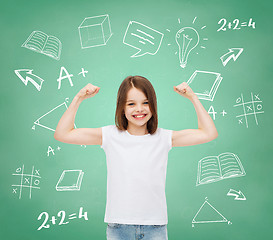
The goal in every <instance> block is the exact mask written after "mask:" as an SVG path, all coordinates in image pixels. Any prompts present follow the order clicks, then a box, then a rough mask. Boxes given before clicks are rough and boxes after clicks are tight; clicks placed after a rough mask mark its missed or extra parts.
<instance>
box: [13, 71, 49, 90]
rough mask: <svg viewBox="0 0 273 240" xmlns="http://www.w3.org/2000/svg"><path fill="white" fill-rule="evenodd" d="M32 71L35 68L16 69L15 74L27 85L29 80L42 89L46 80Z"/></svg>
mask: <svg viewBox="0 0 273 240" xmlns="http://www.w3.org/2000/svg"><path fill="white" fill-rule="evenodd" d="M32 71H33V70H30V69H19V70H14V72H15V74H16V75H17V76H18V77H19V78H20V79H21V81H22V82H23V83H24V84H25V85H27V83H28V82H31V83H32V84H33V85H34V86H35V87H36V88H37V90H38V91H40V90H41V88H42V83H43V81H44V80H43V79H42V78H40V77H38V76H36V75H35V74H33V73H32Z"/></svg>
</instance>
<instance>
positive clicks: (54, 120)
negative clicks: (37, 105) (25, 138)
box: [32, 102, 76, 132]
mask: <svg viewBox="0 0 273 240" xmlns="http://www.w3.org/2000/svg"><path fill="white" fill-rule="evenodd" d="M66 109H67V105H66V102H63V103H62V104H60V105H58V106H57V107H55V108H53V109H51V110H50V111H49V112H47V113H46V114H44V115H43V116H41V117H39V118H38V119H37V120H36V121H35V122H34V124H35V125H36V126H39V127H43V128H45V129H48V130H50V131H53V132H55V129H56V127H57V124H58V122H59V120H60V119H61V116H62V115H63V113H64V112H65V111H66ZM35 125H34V126H33V127H32V129H33V130H35ZM74 127H75V128H76V125H75V124H74Z"/></svg>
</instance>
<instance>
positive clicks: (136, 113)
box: [124, 87, 152, 127]
mask: <svg viewBox="0 0 273 240" xmlns="http://www.w3.org/2000/svg"><path fill="white" fill-rule="evenodd" d="M124 112H125V116H126V118H127V120H128V127H129V125H131V126H135V127H142V126H144V125H147V122H148V121H149V119H150V118H151V117H152V113H151V111H150V107H149V102H148V99H147V97H146V96H145V94H144V93H143V92H142V91H140V90H139V89H137V88H135V87H132V88H131V89H130V90H129V91H128V94H127V100H126V104H125V108H124ZM131 126H130V127H131Z"/></svg>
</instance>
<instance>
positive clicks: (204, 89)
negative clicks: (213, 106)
mask: <svg viewBox="0 0 273 240" xmlns="http://www.w3.org/2000/svg"><path fill="white" fill-rule="evenodd" d="M222 79H223V78H222V77H221V74H220V73H215V72H207V71H198V70H196V71H195V72H194V73H193V74H192V75H191V77H190V79H189V80H188V82H187V84H188V85H189V86H190V87H191V88H192V90H193V91H194V92H195V94H196V95H197V96H198V98H199V99H203V100H208V101H213V99H214V96H215V94H216V92H217V89H218V87H219V86H220V83H221V81H222Z"/></svg>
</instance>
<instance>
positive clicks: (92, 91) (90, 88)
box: [77, 83, 100, 100]
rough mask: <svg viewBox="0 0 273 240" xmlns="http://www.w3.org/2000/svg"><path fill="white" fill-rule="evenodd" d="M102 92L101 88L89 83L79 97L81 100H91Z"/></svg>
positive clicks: (79, 93)
mask: <svg viewBox="0 0 273 240" xmlns="http://www.w3.org/2000/svg"><path fill="white" fill-rule="evenodd" d="M99 90H100V87H97V86H94V85H92V84H91V83H88V84H87V85H86V86H85V87H84V88H82V89H81V90H80V91H79V92H78V94H77V96H78V97H79V98H80V99H81V100H84V99H87V98H91V97H94V96H95V95H96V94H97V93H98V92H99Z"/></svg>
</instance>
